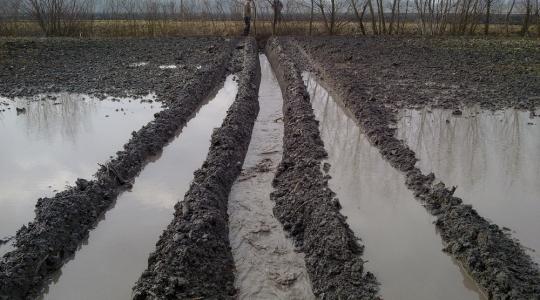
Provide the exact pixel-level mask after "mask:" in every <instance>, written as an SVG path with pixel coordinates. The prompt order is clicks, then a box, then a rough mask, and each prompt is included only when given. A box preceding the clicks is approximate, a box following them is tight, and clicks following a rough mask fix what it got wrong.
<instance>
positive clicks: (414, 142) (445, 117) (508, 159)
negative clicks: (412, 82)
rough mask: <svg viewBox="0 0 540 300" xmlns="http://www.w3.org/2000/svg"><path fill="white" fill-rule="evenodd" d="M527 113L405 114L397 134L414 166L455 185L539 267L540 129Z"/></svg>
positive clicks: (473, 109) (473, 110)
mask: <svg viewBox="0 0 540 300" xmlns="http://www.w3.org/2000/svg"><path fill="white" fill-rule="evenodd" d="M538 120H539V119H538V118H531V114H530V113H529V112H527V111H517V110H514V109H506V110H502V111H495V112H492V111H485V110H482V109H480V108H477V107H471V108H464V109H462V114H461V115H459V116H456V115H453V114H452V110H438V109H433V110H427V109H424V110H404V111H402V112H400V113H399V121H398V133H397V136H398V137H399V138H400V139H402V140H404V141H405V142H406V143H407V144H408V145H409V147H410V148H411V149H413V150H414V151H415V152H416V154H417V155H418V158H419V161H418V163H417V166H418V167H419V168H420V169H421V170H422V171H423V172H424V173H429V172H434V173H435V175H436V178H437V179H438V180H441V181H443V182H445V183H447V184H450V185H452V186H456V187H457V189H456V192H455V195H456V196H458V197H460V198H462V199H463V201H464V202H465V203H468V204H471V205H472V206H473V207H474V208H475V209H477V210H478V212H479V213H480V214H481V215H482V216H485V217H486V218H488V219H489V220H491V221H493V222H494V223H495V224H498V225H500V226H504V228H507V229H506V230H508V231H511V233H512V236H513V237H515V238H518V239H519V241H520V243H521V244H522V245H523V246H525V247H526V248H527V249H530V251H529V252H528V253H529V254H530V255H531V256H532V257H533V258H534V259H535V261H536V262H537V263H540V238H539V237H538V229H539V228H540V185H539V184H538V183H539V182H540V161H539V160H538V159H537V158H538V157H540V126H539V125H537V124H535V123H538Z"/></svg>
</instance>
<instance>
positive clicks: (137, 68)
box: [0, 37, 237, 104]
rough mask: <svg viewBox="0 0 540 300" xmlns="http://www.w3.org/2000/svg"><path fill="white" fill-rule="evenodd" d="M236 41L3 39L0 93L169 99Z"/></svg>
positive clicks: (198, 38)
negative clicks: (155, 96)
mask: <svg viewBox="0 0 540 300" xmlns="http://www.w3.org/2000/svg"><path fill="white" fill-rule="evenodd" d="M236 44H237V40H235V39H225V38H214V37H208V38H205V37H202V38H201V37H197V38H126V39H104V38H102V39H99V38H97V39H68V38H47V39H32V38H29V39H26V38H18V39H10V38H2V39H0V53H1V54H2V59H1V60H0V95H1V96H5V97H12V98H13V97H17V96H34V95H36V94H40V93H59V92H70V93H79V94H91V95H94V96H97V97H99V98H104V97H106V96H113V97H126V96H133V95H146V94H148V92H150V91H151V92H154V93H155V94H156V95H157V101H161V102H164V103H167V104H170V103H173V102H175V101H176V100H177V99H178V98H179V96H188V95H189V94H183V95H179V91H181V90H183V89H185V86H186V85H189V83H190V82H193V81H194V80H195V79H196V78H197V77H199V76H205V74H206V73H208V72H209V71H211V70H212V69H213V68H214V66H215V65H216V64H220V63H222V62H223V61H227V58H226V57H224V55H225V56H227V55H228V53H230V51H231V50H232V49H233V48H234V47H235V46H236ZM163 66H175V67H176V68H161V67H163ZM186 91H187V90H186Z"/></svg>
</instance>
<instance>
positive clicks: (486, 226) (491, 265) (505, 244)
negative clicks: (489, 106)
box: [286, 40, 540, 299]
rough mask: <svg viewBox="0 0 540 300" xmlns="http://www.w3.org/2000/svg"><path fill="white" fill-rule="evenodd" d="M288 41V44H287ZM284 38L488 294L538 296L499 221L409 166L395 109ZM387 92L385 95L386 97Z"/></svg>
mask: <svg viewBox="0 0 540 300" xmlns="http://www.w3.org/2000/svg"><path fill="white" fill-rule="evenodd" d="M289 42H290V43H289ZM289 42H287V43H286V44H287V46H288V47H290V48H291V51H292V49H295V50H298V51H295V53H296V54H297V55H299V56H301V57H303V58H304V59H305V60H306V61H307V64H306V68H312V69H313V70H314V71H315V72H316V73H317V74H318V75H319V78H320V80H322V81H323V82H325V84H326V85H327V86H328V87H330V88H331V89H332V92H333V93H335V95H336V96H337V97H338V98H339V99H340V100H341V101H342V102H343V103H344V104H345V106H346V108H347V109H349V110H350V111H351V112H352V114H353V115H354V116H355V118H356V120H357V122H358V123H359V124H360V125H361V127H362V129H363V130H364V132H365V133H366V135H367V136H368V138H369V141H370V143H371V144H372V145H374V146H375V147H377V148H378V149H379V151H380V152H381V154H382V155H383V157H385V159H387V160H388V161H389V162H390V164H391V165H392V166H393V167H394V168H396V169H398V170H400V171H402V172H404V173H405V175H406V185H407V187H408V188H409V189H411V190H412V191H413V192H414V194H415V196H416V197H417V198H418V199H419V200H420V201H421V202H422V203H423V204H424V206H425V207H426V208H427V210H428V211H429V212H430V213H431V214H433V215H434V216H435V217H436V218H437V219H436V227H437V229H438V231H439V233H440V234H441V237H442V239H443V241H444V242H445V244H446V247H445V248H444V250H445V251H447V252H448V253H450V254H451V255H453V256H454V257H455V258H456V259H457V260H458V261H459V262H460V263H461V264H462V265H463V266H464V267H465V269H466V270H467V271H468V272H469V274H470V275H471V276H472V277H473V279H474V280H475V281H476V282H477V283H478V284H479V285H480V287H481V288H482V289H484V291H485V292H486V293H487V295H488V297H489V298H490V299H540V296H539V295H540V272H539V270H538V266H537V265H536V264H535V263H534V262H533V261H532V259H531V258H530V256H528V255H527V254H526V252H525V251H524V249H523V248H522V246H521V245H520V244H519V243H518V242H517V241H515V240H513V239H512V238H511V236H509V235H508V234H506V233H505V232H504V231H503V230H502V229H501V228H499V226H497V225H495V224H492V223H490V222H489V221H487V220H486V219H484V218H483V217H481V216H480V215H478V213H477V212H476V210H474V209H473V208H472V207H471V206H470V205H465V204H463V201H462V200H461V199H459V198H457V197H454V196H453V193H454V188H452V189H449V188H447V187H445V185H444V184H443V183H437V184H434V179H435V176H434V175H433V173H431V174H428V175H424V174H422V172H421V171H420V170H419V169H418V168H417V167H415V164H416V161H417V160H416V157H415V153H414V152H413V151H412V150H411V149H409V148H408V147H407V146H406V145H405V144H404V143H403V142H402V141H400V140H398V139H397V138H396V137H395V131H396V129H395V127H394V126H392V125H393V124H395V111H394V110H392V109H391V108H390V107H388V106H385V105H384V101H383V100H379V99H377V98H375V97H373V96H371V95H370V94H369V93H368V92H367V89H364V88H362V85H358V81H356V80H354V79H352V78H351V77H347V76H348V75H347V74H343V73H342V72H339V69H338V68H334V66H333V65H332V63H331V62H328V61H325V60H324V59H322V57H319V56H316V55H313V54H310V47H309V43H305V44H302V43H297V42H296V41H290V40H289ZM389 97H390V96H389Z"/></svg>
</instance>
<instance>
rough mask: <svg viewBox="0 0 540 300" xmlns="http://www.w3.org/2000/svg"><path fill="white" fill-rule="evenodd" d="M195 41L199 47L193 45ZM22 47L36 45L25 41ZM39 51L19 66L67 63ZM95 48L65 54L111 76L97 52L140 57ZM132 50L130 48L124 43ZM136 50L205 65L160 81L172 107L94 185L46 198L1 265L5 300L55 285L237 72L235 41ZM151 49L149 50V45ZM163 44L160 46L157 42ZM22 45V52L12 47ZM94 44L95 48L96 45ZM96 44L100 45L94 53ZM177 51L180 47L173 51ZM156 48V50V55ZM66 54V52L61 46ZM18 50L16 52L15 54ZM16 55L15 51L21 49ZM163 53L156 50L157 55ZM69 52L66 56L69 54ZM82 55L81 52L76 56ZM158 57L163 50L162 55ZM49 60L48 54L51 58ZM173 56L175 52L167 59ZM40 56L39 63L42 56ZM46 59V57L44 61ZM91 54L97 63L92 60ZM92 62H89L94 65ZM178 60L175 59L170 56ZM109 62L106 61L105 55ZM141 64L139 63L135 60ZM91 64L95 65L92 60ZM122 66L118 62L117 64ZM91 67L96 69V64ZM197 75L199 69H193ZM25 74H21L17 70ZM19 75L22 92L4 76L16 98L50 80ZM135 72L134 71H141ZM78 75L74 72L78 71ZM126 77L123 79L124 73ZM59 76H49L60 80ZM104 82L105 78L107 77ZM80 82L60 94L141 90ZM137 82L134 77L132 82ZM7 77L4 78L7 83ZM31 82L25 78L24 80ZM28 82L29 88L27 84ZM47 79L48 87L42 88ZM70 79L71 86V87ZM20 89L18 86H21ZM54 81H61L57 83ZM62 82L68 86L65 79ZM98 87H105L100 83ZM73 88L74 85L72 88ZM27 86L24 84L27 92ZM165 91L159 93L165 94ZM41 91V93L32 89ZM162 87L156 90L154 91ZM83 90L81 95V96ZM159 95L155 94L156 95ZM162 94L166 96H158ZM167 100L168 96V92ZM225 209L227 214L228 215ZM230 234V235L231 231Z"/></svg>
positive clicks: (135, 136)
mask: <svg viewBox="0 0 540 300" xmlns="http://www.w3.org/2000/svg"><path fill="white" fill-rule="evenodd" d="M191 41H193V43H191ZM14 43H15V44H9V43H8V45H10V46H6V44H5V43H4V45H3V46H2V47H20V48H21V51H23V52H24V51H26V50H24V49H25V47H24V46H23V44H19V41H17V42H14ZM21 43H31V42H28V41H24V42H21ZM32 43H33V44H31V45H34V46H35V48H36V49H37V50H32V49H33V48H32V47H31V46H28V48H29V49H30V50H28V51H35V53H34V54H33V55H30V56H29V57H28V58H26V59H27V60H28V62H24V63H21V64H23V65H24V66H25V68H36V69H35V70H36V72H38V73H39V72H45V70H46V68H45V67H43V66H42V67H35V66H32V64H37V65H40V64H45V63H46V62H42V61H38V60H36V56H37V57H40V59H44V60H46V59H52V57H57V59H56V63H58V64H62V60H61V57H62V56H56V54H55V53H54V52H55V51H53V50H50V49H48V48H47V47H46V46H45V44H44V43H46V42H42V41H37V42H35V43H34V42H32ZM51 43H52V44H53V45H54V46H52V47H53V49H56V48H54V47H60V46H58V45H60V44H62V42H61V40H57V41H52V42H51ZM95 43H96V44H92V42H81V44H83V45H88V47H89V48H92V47H96V48H97V49H94V50H89V53H91V54H88V53H87V52H86V51H87V49H86V48H85V47H77V46H76V44H77V43H75V42H72V41H69V40H67V41H66V42H65V45H66V48H67V49H69V51H74V52H73V53H78V54H73V53H72V52H69V53H72V54H71V55H73V56H74V57H77V56H78V57H79V64H80V65H86V66H88V67H89V68H96V69H100V70H101V72H106V69H107V68H109V67H110V66H103V65H102V64H101V61H99V60H98V59H97V58H96V57H95V55H100V54H99V52H100V51H99V49H102V50H103V51H105V52H107V51H108V53H109V54H110V55H113V56H114V55H115V54H116V55H120V54H121V53H124V52H128V53H135V52H133V51H134V50H133V49H132V50H126V49H124V46H125V44H123V43H118V42H108V41H97V42H95ZM114 43H116V45H117V46H116V49H115V50H111V47H113V44H114ZM126 43H127V42H126ZM132 43H134V44H137V43H139V44H138V45H139V46H138V47H136V48H137V49H138V51H139V52H138V53H139V55H140V56H144V55H149V56H152V53H153V52H159V53H161V54H160V55H158V56H160V57H166V56H167V54H166V52H167V51H172V50H171V49H172V48H174V49H173V50H174V51H173V52H174V53H178V54H179V55H181V54H180V53H182V51H186V53H189V55H190V58H189V59H190V61H191V62H192V63H196V64H197V66H198V65H199V64H204V66H205V67H202V68H200V69H198V70H197V72H194V71H189V70H188V71H183V72H180V73H177V75H175V76H174V79H170V78H169V79H168V76H164V77H163V76H162V77H161V78H162V79H163V82H164V83H161V84H160V85H159V86H160V87H165V86H167V82H169V83H172V82H174V85H173V86H172V87H171V88H170V90H168V89H164V90H161V91H162V92H164V91H168V92H166V94H163V95H164V96H163V97H165V98H164V99H165V101H166V102H167V103H168V108H167V109H165V110H163V111H161V112H159V113H156V114H155V119H154V120H153V121H151V122H150V123H148V124H147V125H145V126H144V127H143V128H142V129H140V130H139V131H137V132H133V133H132V137H131V139H130V140H129V142H128V143H127V144H125V145H124V148H123V149H122V150H120V151H118V152H117V153H116V157H114V158H113V159H112V160H111V161H109V162H107V163H105V162H104V165H103V166H102V167H101V168H100V169H99V170H98V171H97V172H96V174H95V175H94V176H95V178H94V179H92V180H86V179H78V180H77V182H76V185H75V186H73V187H70V188H68V189H66V190H65V191H62V192H60V193H58V194H56V195H55V196H54V197H52V198H41V199H39V200H38V202H37V205H36V210H35V211H36V217H35V219H34V220H33V221H32V222H30V223H29V224H28V225H26V226H23V227H22V228H21V229H20V230H19V231H18V232H17V235H16V237H15V250H13V251H11V252H9V253H7V254H6V255H4V257H3V258H2V259H1V260H0V299H31V298H33V297H34V296H35V295H36V294H37V293H39V291H40V290H41V288H42V287H43V285H44V284H45V283H46V282H47V280H49V278H50V276H51V275H52V274H53V273H54V272H56V271H58V270H59V269H60V268H61V266H62V265H63V264H64V263H65V261H66V260H67V259H69V258H70V257H71V256H72V255H73V254H74V253H75V251H76V250H77V248H78V246H79V245H80V243H81V242H82V241H83V240H84V239H85V238H86V237H87V236H88V232H89V230H91V229H92V228H93V227H94V226H95V224H96V222H97V221H98V220H99V218H100V217H101V216H102V215H103V213H104V212H105V211H106V210H107V209H108V208H109V207H110V206H111V205H112V204H113V203H114V201H115V199H116V197H117V195H118V194H119V193H121V192H122V191H124V190H126V189H129V187H130V186H131V183H130V182H131V181H132V180H133V179H134V178H135V177H136V176H137V175H138V174H139V173H140V171H141V170H142V169H143V168H144V166H145V165H146V163H147V162H148V160H149V159H150V158H152V157H155V156H156V155H158V154H159V152H160V151H161V150H162V148H163V147H164V146H165V145H166V144H167V143H168V142H169V141H170V140H172V139H173V138H174V137H175V136H176V135H177V134H178V133H179V132H180V130H181V129H182V128H183V126H185V124H186V123H187V121H188V120H189V119H190V118H191V117H192V115H193V114H194V113H195V112H196V110H197V109H198V108H199V107H200V106H201V104H202V103H203V101H204V99H205V98H206V97H207V96H208V95H209V94H210V93H211V91H212V90H213V89H214V88H216V87H217V86H218V85H219V84H220V83H221V82H223V80H224V79H225V75H226V74H227V70H229V69H231V68H232V66H233V65H234V64H235V63H231V57H232V55H233V52H235V51H238V49H235V46H236V44H237V41H230V42H226V43H225V42H224V41H223V39H201V42H197V41H195V40H191V39H180V40H178V41H175V40H172V39H171V40H167V41H164V42H162V43H163V45H165V44H167V43H170V46H169V47H172V48H167V47H165V48H159V47H156V45H154V44H153V42H152V41H150V40H149V41H146V42H143V41H142V40H140V41H139V40H135V41H133V42H132ZM145 43H146V47H143V45H144V44H145ZM158 44H159V43H158ZM14 45H17V46H14ZM92 45H94V46H92ZM96 45H97V46H96ZM173 46H174V47H173ZM155 47H156V48H155ZM60 48H61V47H60ZM10 49H12V48H10ZM16 49H17V48H16ZM156 49H157V50H156ZM65 51H68V50H65ZM77 51H78V52H77ZM160 51H164V52H163V53H162V52H160ZM43 53H47V54H46V55H45V54H43ZM12 54H13V55H14V57H16V58H13V56H9V57H11V58H8V59H7V61H24V60H25V58H24V56H23V55H18V54H15V52H13V53H12ZM169 54H170V53H169ZM40 55H41V56H40ZM43 55H45V56H43ZM92 55H93V56H92ZM88 56H91V58H88ZM172 56H174V54H173V55H172ZM74 57H72V58H66V62H69V61H71V62H75V61H76V59H75V58H74ZM102 57H103V58H105V56H102ZM105 59H107V62H108V64H112V62H113V61H114V58H105ZM137 59H138V58H137ZM87 60H89V61H90V62H89V61H87ZM116 60H118V57H117V59H116ZM5 62H6V59H3V60H2V67H1V68H6V65H5ZM91 62H94V63H96V64H98V65H99V66H96V65H93V64H92V63H91ZM21 64H19V65H16V66H17V68H22V67H21ZM190 67H191V68H193V69H197V67H196V66H195V67H194V66H193V65H191V66H190ZM58 68H60V69H66V68H68V67H66V66H64V67H58V66H57V67H56V69H55V68H54V67H53V69H52V70H51V72H53V71H54V70H58ZM17 70H20V69H17ZM17 70H16V71H15V72H16V73H15V75H13V76H15V77H17V78H19V80H21V82H28V83H29V86H28V87H26V86H25V87H23V89H22V90H20V89H17V88H16V86H18V85H19V83H13V86H10V85H9V84H6V82H5V81H4V79H5V78H6V80H8V82H9V80H13V79H9V76H5V75H4V74H5V71H6V70H5V69H4V70H2V71H1V72H0V74H2V75H1V76H3V77H2V82H1V86H2V90H3V91H4V92H5V91H6V90H11V91H12V92H13V91H15V92H14V94H11V95H27V93H28V94H30V92H29V90H27V88H29V89H30V88H32V84H44V83H45V82H46V80H49V79H39V78H38V77H34V76H33V75H32V73H31V72H28V71H25V70H23V71H20V73H18V72H19V71H17ZM135 70H136V69H135ZM73 72H74V71H73ZM78 72H80V73H85V72H86V70H81V69H79V70H78ZM88 72H89V73H92V72H95V73H93V74H94V75H95V76H99V74H100V73H99V72H97V71H88ZM125 72H126V74H124V75H121V76H123V78H126V79H127V78H129V77H128V76H130V75H129V74H128V71H127V69H125ZM120 73H121V72H120ZM54 74H55V73H54V72H53V73H50V74H49V76H53V77H54ZM101 75H106V74H101ZM154 75H155V74H152V73H148V74H146V75H144V74H143V73H138V75H136V76H140V79H139V80H140V82H141V84H143V83H142V82H143V80H142V78H143V76H146V79H147V80H148V81H149V82H152V81H157V80H158V79H155V78H152V77H153V76H154ZM25 76H26V77H25ZM73 76H79V77H80V78H79V79H73V78H69V79H66V82H64V83H63V84H66V86H65V88H66V89H63V88H64V86H63V87H62V90H68V91H76V92H79V91H80V92H83V93H93V92H96V93H100V92H106V93H110V91H114V90H117V91H120V90H125V89H131V90H137V89H140V88H141V87H140V86H137V85H138V84H139V83H137V84H136V85H135V84H134V85H128V84H127V83H125V82H123V83H122V84H123V85H119V86H116V85H114V83H111V84H110V85H108V83H103V84H106V85H107V87H104V88H103V89H98V87H96V89H98V90H95V91H94V90H92V85H91V84H86V85H84V86H86V87H88V88H89V89H90V90H83V88H82V87H73V86H71V85H72V84H73V85H76V84H77V83H81V84H83V81H84V80H86V79H88V78H86V79H82V78H85V77H84V76H86V75H75V73H73ZM134 76H135V75H134ZM4 77H5V78H4ZM25 78H26V79H25ZM25 80H26V81H25ZM41 80H43V81H41ZM70 80H71V81H70ZM17 82H18V81H17ZM55 82H56V81H55ZM59 82H62V81H61V80H59ZM98 82H101V81H99V80H98ZM68 83H69V84H68ZM21 86H22V85H21ZM143 86H144V88H148V89H149V90H144V88H142V89H140V90H139V91H141V93H143V92H144V93H147V92H148V91H152V86H151V85H143ZM160 87H157V88H158V89H160ZM34 88H35V89H34ZM34 88H32V92H33V93H41V92H50V91H53V90H50V89H47V87H44V88H42V89H41V88H40V89H38V87H37V86H34ZM154 88H156V86H154ZM79 89H80V90H79ZM154 91H155V90H154ZM156 92H157V93H158V94H159V95H162V94H160V93H161V92H160V91H156ZM164 93H165V92H164ZM225 209H226V208H225ZM225 232H227V231H225Z"/></svg>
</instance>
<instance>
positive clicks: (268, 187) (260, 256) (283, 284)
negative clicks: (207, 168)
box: [229, 55, 315, 299]
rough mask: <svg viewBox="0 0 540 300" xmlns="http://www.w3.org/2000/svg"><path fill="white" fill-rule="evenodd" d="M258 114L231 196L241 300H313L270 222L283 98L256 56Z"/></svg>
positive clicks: (299, 258) (298, 257)
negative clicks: (258, 70) (258, 82)
mask: <svg viewBox="0 0 540 300" xmlns="http://www.w3.org/2000/svg"><path fill="white" fill-rule="evenodd" d="M260 61H261V86H260V89H259V103H260V111H259V115H258V117H257V120H256V122H255V126H254V128H253V134H252V136H251V143H250V145H249V149H248V152H247V156H246V159H245V161H244V165H243V171H242V175H241V176H240V177H239V178H238V180H237V181H236V182H235V183H234V185H233V187H232V190H231V193H230V196H229V239H230V243H231V247H232V253H233V257H234V260H235V264H236V282H235V285H236V287H237V288H238V298H239V299H314V298H315V297H314V295H313V292H312V290H311V283H310V281H309V277H308V275H307V271H306V266H305V263H304V257H303V255H302V254H300V253H297V252H295V251H294V246H293V244H292V242H291V241H290V240H289V239H288V238H286V237H285V233H284V231H283V228H282V226H281V224H280V223H279V221H278V220H277V219H276V218H275V217H274V214H273V212H272V209H273V207H274V204H273V202H272V201H271V200H270V193H271V192H272V180H273V178H274V175H275V171H276V168H277V166H278V164H279V162H280V161H281V156H282V154H283V150H282V147H283V120H282V118H283V112H282V108H283V98H282V95H281V90H280V88H279V84H278V82H277V79H276V77H275V75H274V73H273V72H272V68H271V66H270V63H269V62H268V59H267V58H266V56H264V55H261V56H260Z"/></svg>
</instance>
